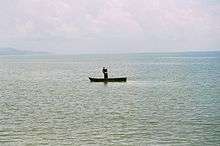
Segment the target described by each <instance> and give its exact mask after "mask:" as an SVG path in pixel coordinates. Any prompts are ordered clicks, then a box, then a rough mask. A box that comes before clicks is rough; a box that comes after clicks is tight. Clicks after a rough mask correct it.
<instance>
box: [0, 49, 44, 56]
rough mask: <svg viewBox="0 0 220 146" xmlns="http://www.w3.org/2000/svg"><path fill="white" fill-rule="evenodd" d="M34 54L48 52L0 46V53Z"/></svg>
mask: <svg viewBox="0 0 220 146" xmlns="http://www.w3.org/2000/svg"><path fill="white" fill-rule="evenodd" d="M35 54H48V53H47V52H33V51H24V50H17V49H14V48H0V55H35Z"/></svg>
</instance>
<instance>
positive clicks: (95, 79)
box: [89, 77, 127, 82]
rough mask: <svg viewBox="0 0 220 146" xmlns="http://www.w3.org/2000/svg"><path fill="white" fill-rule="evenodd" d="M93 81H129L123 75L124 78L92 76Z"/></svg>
mask: <svg viewBox="0 0 220 146" xmlns="http://www.w3.org/2000/svg"><path fill="white" fill-rule="evenodd" d="M89 79H90V81H91V82H126V81H127V77H123V78H107V79H104V78H90V77H89Z"/></svg>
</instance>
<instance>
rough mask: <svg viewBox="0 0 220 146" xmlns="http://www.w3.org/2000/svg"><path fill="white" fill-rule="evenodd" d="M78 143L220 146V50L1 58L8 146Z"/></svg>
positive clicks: (1, 119) (3, 139)
mask: <svg viewBox="0 0 220 146" xmlns="http://www.w3.org/2000/svg"><path fill="white" fill-rule="evenodd" d="M103 66H106V67H108V70H109V76H110V77H121V76H127V77H128V82H126V83H108V84H104V83H91V82H90V81H89V79H88V77H89V76H91V77H102V76H103V75H102V72H101V70H102V67H103ZM72 145H115V146H118V145H141V146H142V145H143V146H145V145H167V146H169V145H182V146H187V145H198V146H201V145H220V52H203V53H149V54H112V55H75V56H71V55H66V56H65V55H63V56H61V55H47V56H0V146H72Z"/></svg>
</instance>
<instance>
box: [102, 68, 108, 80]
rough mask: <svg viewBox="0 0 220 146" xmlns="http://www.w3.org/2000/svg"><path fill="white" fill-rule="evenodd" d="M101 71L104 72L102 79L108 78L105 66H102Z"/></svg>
mask: <svg viewBox="0 0 220 146" xmlns="http://www.w3.org/2000/svg"><path fill="white" fill-rule="evenodd" d="M102 72H103V74H104V79H108V70H107V68H105V67H103V69H102Z"/></svg>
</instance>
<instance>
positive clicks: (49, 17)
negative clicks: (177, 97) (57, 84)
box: [0, 0, 220, 52]
mask: <svg viewBox="0 0 220 146" xmlns="http://www.w3.org/2000/svg"><path fill="white" fill-rule="evenodd" d="M219 12H220V2H219V1H214V0H213V1H204V0H197V1H195V0H188V1H185V0H166V1H164V0H138V1H137V0H108V1H103V0H93V1H91V0H80V1H78V0H71V1H69V0H53V1H52V0H19V1H17V0H7V1H1V2H0V40H1V42H0V46H3V45H7V46H10V45H13V46H15V47H19V48H24V49H39V48H43V49H46V50H47V51H48V50H49V51H56V52H62V51H63V49H60V50H59V48H67V49H66V52H68V51H70V52H80V49H81V50H84V51H86V50H87V51H92V50H94V51H97V50H99V51H110V52H111V51H112V50H111V48H109V50H106V49H102V47H104V46H103V43H102V42H105V45H109V46H112V47H117V45H113V44H114V43H117V44H118V47H117V48H118V49H121V50H123V51H126V49H127V50H128V49H129V50H131V51H163V50H165V51H166V50H172V51H173V50H175V51H178V50H180V49H182V50H187V49H188V50H190V49H195V48H198V49H219V38H220V27H219V26H220V19H219ZM25 40H29V41H28V42H25ZM55 40H56V41H57V42H60V44H59V48H58V47H57V44H54V45H53V42H54V41H55ZM91 40H92V41H91ZM12 42H13V43H12ZM85 42H86V43H85ZM87 43H88V44H90V45H88V46H86V44H87ZM33 44H34V45H33ZM45 44H50V45H45ZM131 46H132V47H133V48H132V47H131ZM135 46H138V48H137V47H135ZM56 47H57V49H55V48H56ZM75 48H79V49H78V50H76V49H75ZM129 50H128V51H129ZM115 51H116V50H115Z"/></svg>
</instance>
